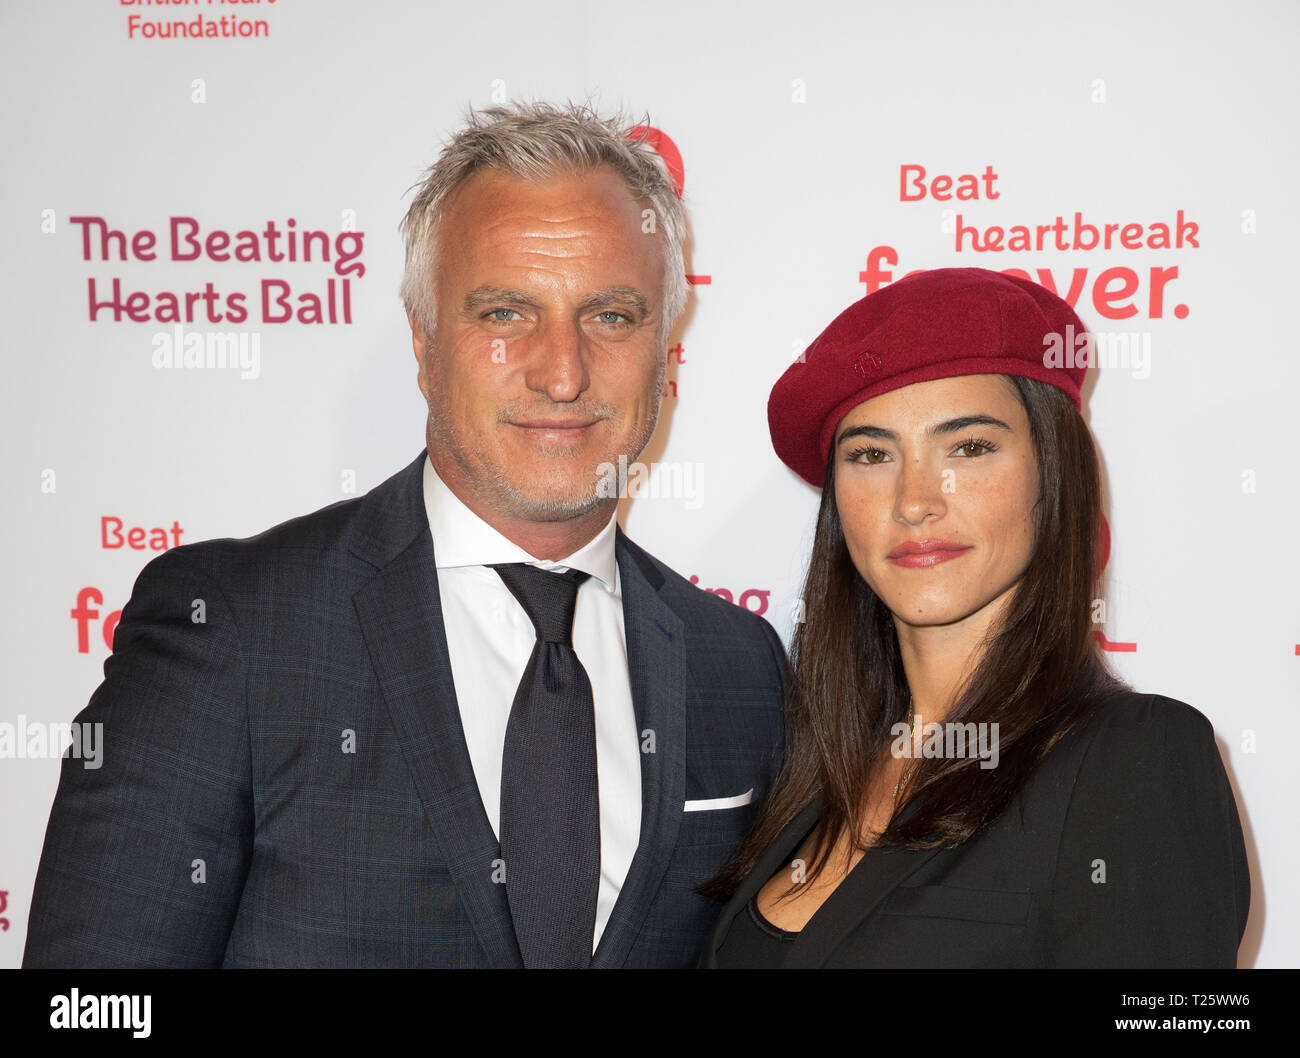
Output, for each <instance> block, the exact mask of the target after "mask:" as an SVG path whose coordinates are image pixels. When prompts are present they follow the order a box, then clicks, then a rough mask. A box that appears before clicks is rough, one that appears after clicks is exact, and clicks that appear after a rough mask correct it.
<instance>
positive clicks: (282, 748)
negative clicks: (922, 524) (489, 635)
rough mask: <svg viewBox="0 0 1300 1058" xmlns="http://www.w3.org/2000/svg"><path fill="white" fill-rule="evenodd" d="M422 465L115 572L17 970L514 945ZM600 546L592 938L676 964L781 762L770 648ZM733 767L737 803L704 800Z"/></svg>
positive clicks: (475, 952) (415, 953)
mask: <svg viewBox="0 0 1300 1058" xmlns="http://www.w3.org/2000/svg"><path fill="white" fill-rule="evenodd" d="M423 464H424V454H423V453H421V454H420V456H419V457H418V458H417V459H416V460H415V461H414V462H413V463H412V464H411V465H410V466H409V467H407V468H406V469H405V470H403V471H401V472H400V473H399V474H397V475H395V476H394V477H392V478H390V479H389V480H388V481H386V482H384V483H383V484H382V485H380V486H379V487H378V488H376V489H374V490H373V491H371V492H370V493H368V494H367V495H365V496H363V497H359V498H357V499H354V500H348V501H345V502H343V503H339V504H335V505H334V506H332V507H328V508H326V509H325V510H322V511H318V512H316V513H315V514H311V515H308V516H306V517H304V518H299V519H295V520H294V521H292V522H287V523H285V524H284V525H281V526H277V527H276V528H274V529H271V530H268V531H267V532H265V533H263V534H262V535H261V536H258V537H255V538H253V539H251V540H212V541H208V542H205V543H201V544H194V545H192V546H187V547H181V548H177V549H176V550H174V551H169V552H167V553H166V554H164V555H162V556H160V557H159V558H158V559H156V560H155V561H154V562H152V563H150V564H149V566H147V567H146V568H145V570H144V572H143V573H141V575H140V578H139V580H138V581H137V582H136V586H135V590H134V592H133V593H132V596H131V600H130V602H129V603H128V604H127V606H126V608H125V609H124V610H123V612H122V620H121V623H120V624H119V625H118V628H117V633H116V637H115V640H114V650H113V654H112V656H111V657H110V658H109V659H108V661H107V663H106V664H105V667H104V671H105V680H104V682H103V684H101V685H100V687H99V689H98V690H97V691H96V692H95V695H94V697H93V698H92V699H91V701H90V704H89V705H88V706H87V707H86V709H85V710H84V711H83V712H82V713H81V714H80V716H79V717H78V719H79V720H80V721H82V722H86V723H96V722H102V723H103V724H104V752H103V760H102V766H101V767H100V768H99V769H98V770H90V769H85V768H83V767H82V766H81V761H78V760H73V759H72V758H68V759H66V760H65V761H64V762H63V766H62V778H61V780H60V783H59V790H58V795H57V797H56V798H55V802H54V808H53V811H52V813H51V815H50V823H49V828H48V830H47V832H46V837H45V848H44V850H43V852H42V854H41V863H40V870H39V873H38V875H37V879H36V886H35V890H34V893H33V899H32V910H31V916H30V923H29V928H28V933H27V948H26V952H25V955H24V959H23V964H24V966H264V967H271V966H326V967H328V966H427V967H439V966H484V967H509V966H518V965H520V956H519V949H518V945H517V944H516V942H515V937H514V931H513V929H512V927H511V922H510V913H509V908H508V905H507V903H506V896H505V890H504V888H503V887H502V886H501V885H499V884H496V883H495V882H494V881H493V875H494V864H493V861H494V860H495V859H496V858H497V857H498V856H499V855H500V851H499V846H498V844H497V840H496V838H495V836H494V835H493V833H492V828H491V826H490V824H489V823H488V819H487V815H486V813H485V812H484V810H483V804H482V801H481V799H480V797H479V792H478V785H477V783H476V782H475V779H474V774H473V769H472V766H471V764H470V758H469V752H468V750H467V748H466V745H465V736H464V732H463V730H462V728H461V723H460V713H459V709H458V706H457V701H456V695H455V689H454V686H453V683H452V675H451V664H450V661H449V658H448V654H447V639H446V634H445V632H444V630H443V623H442V613H441V609H440V604H439V597H438V581H437V573H436V567H435V561H434V553H433V541H432V537H431V535H430V532H429V523H428V519H427V517H426V514H425V507H424V494H423V489H422V480H423V479H422V472H423ZM615 553H616V557H617V561H618V569H619V574H620V577H621V583H622V597H623V615H624V622H625V629H626V636H627V660H628V667H629V673H630V677H631V684H632V700H633V706H634V709H635V711H636V718H637V730H638V731H640V732H642V736H641V737H642V755H641V789H642V815H641V834H640V844H639V845H638V847H637V850H636V855H635V857H634V858H633V860H632V864H631V867H630V869H629V871H628V875H627V879H626V881H625V882H624V884H623V888H622V891H621V892H620V893H619V898H618V902H617V904H616V905H615V907H614V911H613V914H612V916H611V918H610V920H609V923H608V925H607V927H606V929H605V932H604V934H603V935H602V937H601V941H600V946H599V948H598V949H597V951H596V954H595V957H594V960H593V962H594V965H595V966H597V967H605V966H693V965H694V964H695V963H696V961H697V960H698V958H699V953H700V949H701V947H702V945H703V943H704V940H705V939H706V937H707V936H708V931H709V929H710V928H711V926H712V925H713V920H714V918H715V917H716V916H717V913H718V910H719V905H718V903H717V902H716V901H712V900H707V899H705V898H704V897H702V896H699V895H697V894H696V893H695V892H694V891H693V890H694V887H695V886H697V885H699V884H700V883H702V882H704V881H706V880H708V879H709V878H710V877H711V876H712V875H713V874H714V873H716V872H717V871H718V870H719V869H720V868H721V867H722V865H723V864H724V863H725V862H726V860H727V859H728V857H729V856H730V855H731V854H732V852H733V851H734V849H735V847H736V843H737V841H738V840H739V838H740V835H741V834H742V833H743V832H744V830H745V828H746V826H747V825H748V824H749V822H750V821H751V819H752V816H753V813H754V811H755V810H756V809H757V806H758V804H759V802H760V800H761V799H762V797H763V795H764V794H765V793H766V791H767V789H768V787H769V786H770V785H771V782H772V778H773V776H774V774H775V771H776V768H777V767H778V765H779V763H780V756H781V751H782V730H781V719H780V706H781V679H782V671H783V666H784V651H783V650H782V647H781V642H780V640H779V639H778V638H777V636H776V633H775V632H774V631H773V630H772V627H771V626H770V625H769V624H768V623H767V622H766V621H764V620H763V619H762V618H760V617H757V616H755V615H754V614H752V613H749V612H747V611H746V610H745V609H744V608H742V607H739V606H735V605H732V604H731V603H728V602H725V601H723V600H722V599H719V598H718V597H717V596H714V595H710V594H708V593H707V592H704V591H701V590H700V589H699V588H697V587H695V586H694V585H692V584H690V583H689V582H687V581H686V580H685V579H683V578H682V577H680V576H678V575H677V574H676V573H674V572H673V571H672V570H670V569H669V568H668V567H667V566H665V565H663V564H662V563H661V562H659V561H657V560H656V559H654V558H652V557H651V556H650V555H648V554H647V553H646V552H645V551H643V550H641V548H639V547H637V546H636V545H635V544H633V543H632V542H631V541H630V540H628V539H627V537H625V536H624V535H623V533H622V530H621V529H620V530H619V532H618V536H617V542H616V545H615ZM195 600H202V601H203V603H204V607H203V614H202V617H203V619H202V620H201V621H198V620H196V616H197V614H198V611H197V610H196V609H195ZM347 732H352V743H353V745H352V749H353V751H352V752H344V751H342V745H343V743H344V740H345V738H346V737H347V736H346V733H347ZM749 790H752V791H753V794H752V803H750V804H747V805H739V806H737V807H728V806H726V805H725V802H724V805H723V806H718V805H713V806H710V805H708V804H707V802H709V801H717V800H719V799H727V798H736V797H737V796H738V795H742V794H744V793H745V792H746V791H749ZM688 801H695V802H706V803H705V804H703V805H700V804H698V803H697V804H696V805H695V806H693V807H694V808H696V809H701V810H694V811H686V810H685V808H686V803H687V802H688ZM710 807H711V808H712V810H709V809H710Z"/></svg>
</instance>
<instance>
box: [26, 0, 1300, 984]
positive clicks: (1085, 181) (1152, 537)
mask: <svg viewBox="0 0 1300 1058" xmlns="http://www.w3.org/2000/svg"><path fill="white" fill-rule="evenodd" d="M1298 31H1300V14H1298V13H1297V8H1296V7H1295V6H1294V5H1293V4H1290V3H1282V2H1279V3H1257V2H1246V3H1236V4H1223V3H1176V4H1175V3H1139V4H1135V3H1120V2H1113V0H1103V2H1100V3H1093V4H1089V5H1077V4H1069V5H1067V4H1043V3H1031V2H1023V3H971V2H968V0H943V2H936V3H931V4H927V5H921V6H914V5H903V4H885V3H874V2H866V3H863V2H847V0H846V2H842V3H806V4H789V5H787V4H780V3H759V4H751V5H748V6H744V7H739V8H737V7H734V6H733V5H708V4H698V3H677V2H670V3H662V4H658V5H652V6H650V7H645V6H644V5H610V4H592V3H584V2H578V0H550V2H548V3H546V4H535V3H523V2H515V0H498V2H496V3H493V4H492V5H490V6H489V7H488V8H482V7H475V6H473V5H459V4H451V3H433V4H416V3H398V2H395V0H376V2H373V3H367V4H356V3H349V2H344V0H313V2H307V0H278V2H277V0H263V2H260V3H258V2H249V0H245V2H242V3H236V2H234V0H225V2H213V0H205V2H193V3H185V2H181V0H175V2H171V3H164V2H154V3H144V2H139V0H137V2H129V0H78V2H74V3H70V4H59V5H50V4H44V3H36V2H34V0H5V2H4V3H3V5H2V6H0V85H2V86H3V100H4V102H3V104H0V106H2V110H3V129H4V137H3V142H4V154H5V165H4V166H3V168H2V169H0V189H2V190H3V193H2V194H0V209H3V211H4V218H5V228H4V231H5V239H4V242H3V246H2V247H0V297H2V298H3V305H4V337H3V342H4V354H3V365H4V371H5V376H6V385H5V386H4V387H3V398H2V399H3V401H4V414H3V417H2V419H0V431H2V432H3V438H4V458H3V471H4V483H5V505H4V520H3V532H4V537H3V539H4V550H5V553H6V561H5V563H4V564H3V572H2V574H0V576H2V577H3V579H2V580H0V598H2V599H3V607H0V610H2V617H0V620H3V629H4V639H3V642H4V650H5V655H6V661H5V664H4V667H3V681H4V696H3V705H2V708H0V796H2V797H3V804H2V807H0V828H2V829H3V839H2V840H0V966H16V965H18V964H19V962H20V960H21V956H22V949H23V942H24V937H25V934H26V929H27V917H28V908H29V904H30V898H31V889H32V883H33V880H34V878H35V874H36V868H37V862H38V858H39V855H40V851H41V843H42V839H43V836H44V832H45V825H46V821H47V818H48V814H49V810H50V805H51V802H52V800H53V797H54V792H55V788H56V785H57V781H58V773H59V756H60V754H61V753H62V752H63V750H64V749H66V748H67V747H68V744H69V737H70V732H69V729H68V727H67V725H68V724H69V722H70V721H71V720H72V719H73V717H74V716H75V715H76V714H77V713H78V712H79V711H80V710H81V709H82V708H83V707H84V705H85V704H86V701H87V700H88V698H89V696H90V694H91V693H92V692H93V690H94V688H95V687H96V685H97V684H98V682H99V681H100V679H101V678H102V670H103V664H104V660H105V658H106V657H107V656H108V654H109V652H110V649H111V644H112V640H113V631H114V627H115V625H116V623H117V621H118V618H119V614H120V611H121V609H122V606H123V605H124V604H125V603H126V601H127V599H128V598H129V597H130V593H131V587H132V584H133V582H134V579H135V577H136V575H137V574H138V573H139V571H140V569H141V568H142V567H143V566H144V565H145V563H147V562H148V561H149V560H150V559H151V558H154V557H155V556H157V555H158V554H160V553H162V552H164V551H167V550H169V549H171V548H174V547H178V546H183V545H185V544H189V543H193V542H195V541H199V540H204V539H207V538H212V537H224V536H246V535H251V534H253V533H256V532H259V531H260V530H262V529H264V528H267V527H268V526H271V525H273V524H275V523H277V522H280V521H283V520H285V519H287V518H289V517H292V516H295V515H298V514H302V513H306V512H308V511H312V510H315V509H318V508H320V507H322V506H325V505H327V504H330V503H333V502H336V501H338V500H340V499H346V498H348V497H349V496H354V495H360V494H362V493H364V492H365V491H367V490H368V489H370V488H372V487H373V486H375V485H376V484H378V483H379V482H381V481H383V480H384V479H385V478H387V477H389V476H390V475H391V474H393V473H394V472H396V471H397V470H399V469H401V468H402V467H404V466H405V465H406V464H408V463H409V462H410V461H411V460H412V459H413V458H414V457H415V455H416V454H417V453H418V452H419V451H420V449H421V448H422V446H423V444H424V418H425V406H424V403H423V399H422V397H421V395H420V392H419V390H418V388H417V385H416V362H415V358H414V355H413V353H412V350H411V340H410V333H409V329H408V327H407V324H406V320H405V317H404V314H403V310H402V306H401V302H400V299H399V297H398V284H399V281H400V277H401V268H402V261H403V248H402V243H401V240H400V237H399V234H398V230H397V225H398V221H399V220H400V218H401V217H402V215H403V213H404V211H405V209H406V205H407V202H408V201H409V195H408V191H409V189H410V187H411V185H412V184H413V183H414V182H415V181H416V180H417V179H418V178H419V177H420V174H421V173H422V171H423V169H424V168H425V167H426V166H427V165H428V164H429V163H430V162H431V161H432V160H433V159H434V157H435V156H436V154H437V151H438V149H439V146H440V144H441V143H442V142H443V140H444V138H445V137H446V136H447V135H448V134H449V133H450V132H452V131H453V130H455V129H456V128H457V127H458V126H459V124H460V123H461V120H462V117H463V114H464V113H465V110H466V108H467V107H469V106H488V105H492V104H494V103H502V102H506V101H511V100H526V99H544V100H551V101H564V100H582V101H590V102H591V103H592V104H593V105H594V106H595V107H597V108H598V109H601V110H603V111H609V112H613V111H615V110H622V111H623V112H624V113H625V114H626V115H627V116H628V120H629V124H648V125H650V126H651V128H652V129H653V130H654V132H653V135H654V137H655V142H656V143H657V144H658V146H659V149H660V151H661V153H662V154H663V155H664V157H665V159H666V160H667V161H668V162H669V164H670V167H671V169H672V170H673V172H674V174H675V176H676V177H677V179H678V180H679V182H680V185H681V190H682V193H683V198H684V201H685V202H686V204H687V207H688V210H689V213H690V217H691V224H692V237H691V240H690V243H689V246H688V259H687V271H688V274H689V276H690V280H691V286H690V289H691V297H690V303H689V306H688V309H687V312H686V314H685V316H684V317H683V319H682V321H681V322H680V323H679V325H678V327H677V329H676V331H675V332H674V334H673V336H672V340H671V348H670V350H669V354H668V355H669V367H668V374H667V383H666V391H665V393H664V401H663V411H662V415H661V419H660V425H659V430H658V432H657V434H656V435H655V438H654V439H653V441H652V442H651V444H650V447H649V449H648V450H647V451H646V452H645V453H644V454H643V455H642V457H641V461H642V463H643V464H645V466H646V467H647V472H646V474H645V475H644V476H643V477H641V478H640V479H639V480H638V481H636V482H634V483H633V486H634V487H633V490H632V491H633V493H634V495H632V496H630V497H628V498H627V499H625V500H624V501H623V502H622V504H621V506H620V520H621V521H622V523H623V525H624V527H625V529H626V530H627V531H628V533H629V535H630V536H631V537H632V538H633V539H635V540H637V541H638V542H640V543H641V544H642V545H643V546H645V547H646V548H647V549H648V550H650V551H651V552H652V553H654V554H656V555H657V556H659V557H660V558H662V559H663V560H664V561H665V562H667V563H668V564H669V565H671V566H673V567H674V568H675V569H677V570H678V571H679V572H680V573H682V574H683V575H684V576H686V577H688V578H689V579H690V580H692V581H693V582H695V583H697V584H698V585H699V586H700V587H701V588H702V589H704V590H707V591H712V592H714V593H716V594H718V595H720V596H722V597H723V598H725V599H727V600H729V601H730V602H732V603H733V604H734V605H737V606H744V607H746V608H748V609H750V610H752V611H753V612H755V613H758V614H761V615H762V616H763V617H764V618H765V619H767V620H769V621H770V622H771V623H772V624H773V626H774V627H775V628H776V629H777V631H778V632H779V633H780V635H781V636H782V638H783V639H784V640H785V641H786V642H787V643H788V642H789V640H790V635H791V632H792V629H793V627H794V621H795V618H796V613H797V605H798V597H799V594H800V590H801V578H802V575H803V571H804V565H805V562H806V560H807V557H808V553H809V548H810V544H811V539H812V528H813V519H814V515H815V512H816V509H817V503H818V493H817V491H816V490H814V489H812V488H810V487H809V486H808V485H806V484H805V483H803V482H802V481H801V480H800V479H799V478H797V477H796V476H795V475H794V474H793V473H792V472H790V471H789V470H787V469H786V468H785V466H784V465H782V464H781V463H780V462H779V461H778V460H777V458H776V456H775V455H774V454H773V452H772V447H771V442H770V439H769V437H768V432H767V422H766V401H767V395H768V392H769V390H770V388H771V386H772V384H773V382H774V381H775V380H776V379H777V377H778V376H779V375H780V374H781V372H782V371H783V370H784V369H785V367H786V366H787V365H788V364H789V363H790V362H791V361H792V360H793V359H795V357H797V356H798V354H799V353H800V351H802V350H803V349H804V348H805V347H806V346H807V344H808V343H809V341H810V340H811V339H812V338H813V337H815V336H816V335H817V334H818V333H819V332H820V331H821V329H822V328H823V327H824V326H825V325H826V324H827V323H828V322H829V321H830V319H831V318H832V317H833V316H835V315H836V314H837V313H839V312H840V311H841V310H842V309H843V308H845V307H846V306H847V305H849V304H850V303H851V302H853V301H855V300H857V299H858V298H860V297H862V296H863V295H864V294H866V293H869V292H871V291H873V290H876V289H879V288H880V287H881V286H883V285H885V284H888V283H890V282H893V281H896V280H898V279H900V278H901V277H903V276H904V275H906V274H907V273H908V272H910V271H913V270H917V269H924V268H933V267H946V266H980V267H985V268H993V269H998V270H1004V271H1014V272H1016V273H1017V274H1020V275H1024V276H1028V277H1029V278H1031V279H1033V280H1035V281H1037V282H1039V283H1041V284H1043V285H1044V286H1045V287H1048V288H1049V289H1052V290H1054V291H1056V292H1057V293H1059V294H1060V295H1061V296H1063V297H1065V298H1066V299H1067V300H1069V301H1070V302H1071V303H1072V304H1073V305H1074V306H1075V307H1076V309H1077V310H1078V312H1079V314H1080V316H1081V317H1082V319H1083V320H1084V322H1085V324H1086V325H1087V327H1088V328H1089V329H1090V330H1091V331H1092V333H1093V335H1094V338H1095V343H1094V364H1093V366H1094V370H1092V371H1091V372H1090V373H1089V379H1088V382H1087V384H1086V386H1085V391H1084V392H1085V399H1084V411H1085V415H1086V416H1087V418H1088V420H1089V422H1090V424H1091V426H1092V428H1093V430H1094V432H1095V434H1096V437H1097V440H1098V443H1099V447H1100V451H1101V455H1102V459H1103V464H1104V472H1105V485H1106V491H1107V497H1106V511H1107V521H1108V526H1109V535H1110V547H1109V559H1108V564H1107V567H1106V577H1105V585H1104V593H1103V596H1102V597H1101V598H1099V599H1098V601H1097V603H1096V605H1095V607H1094V615H1093V616H1094V620H1095V625H1096V635H1097V636H1098V638H1099V640H1100V642H1101V643H1102V644H1103V646H1104V647H1105V649H1106V651H1107V656H1108V658H1109V660H1110V661H1111V663H1112V664H1113V666H1114V668H1115V669H1116V670H1117V672H1118V673H1119V674H1120V675H1121V676H1123V677H1124V678H1125V679H1126V680H1128V681H1129V682H1130V683H1132V684H1133V685H1134V686H1135V687H1136V688H1137V689H1139V690H1144V691H1154V692H1159V693H1161V694H1165V695H1168V696H1170V697H1174V698H1178V699H1181V700H1183V701H1186V702H1188V703H1190V704H1192V705H1194V706H1195V707H1196V708H1198V709H1200V710H1201V711H1202V712H1203V713H1205V715H1206V716H1207V717H1209V718H1210V720H1211V721H1212V722H1213V724H1214V727H1215V730H1216V733H1217V736H1218V742H1219V747H1220V750H1221V752H1222V755H1223V758H1224V762H1225V765H1226V767H1227V769H1228V773H1229V776H1230V778H1231V781H1232V784H1233V787H1234V790H1235V791H1236V795H1237V799H1238V803H1239V805H1240V807H1241V814H1242V821H1243V825H1244V828H1245V833H1246V840H1247V846H1248V849H1249V857H1250V867H1251V872H1252V878H1253V894H1252V905H1251V919H1250V925H1249V927H1248V932H1247V935H1246V940H1245V942H1244V943H1243V945H1242V949H1241V957H1240V959H1241V965H1244V966H1260V967H1275V966H1286V965H1291V966H1294V965H1296V964H1297V962H1300V907H1297V905H1296V903H1295V901H1292V900H1289V899H1287V896H1288V895H1289V894H1290V893H1291V892H1292V891H1293V890H1294V889H1295V886H1296V879H1297V877H1298V876H1300V851H1298V850H1297V845H1296V840H1295V835H1296V829H1297V827H1296V821H1295V815H1296V812H1297V807H1296V806H1297V801H1298V800H1300V798H1298V797H1297V793H1298V792H1300V791H1298V790H1297V783H1296V779H1295V775H1296V771H1297V769H1296V766H1295V763H1294V761H1293V759H1292V758H1291V756H1290V753H1291V751H1292V750H1293V749H1294V748H1295V747H1296V746H1297V744H1300V718H1298V705H1300V601H1298V600H1300V548H1297V546H1296V527H1297V525H1300V491H1298V490H1297V485H1298V484H1300V463H1298V462H1297V443H1296V438H1295V436H1294V434H1295V424H1296V422H1297V418H1298V417H1297V414H1296V407H1297V402H1298V400H1300V398H1297V393H1300V359H1298V352H1300V349H1298V343H1297V341H1296V338H1295V327H1294V325H1293V323H1292V321H1291V318H1290V312H1291V307H1292V306H1293V305H1294V304H1295V294H1296V288H1297V280H1300V269H1297V266H1296V248H1297V245H1298V244H1300V243H1298V240H1300V222H1297V210H1296V207H1295V202H1294V188H1293V186H1292V182H1293V181H1292V178H1293V175H1294V173H1295V172H1297V171H1300V149H1298V148H1297V139H1296V136H1295V134H1294V124H1295V118H1294V108H1295V103H1296V101H1297V97H1298V95H1300V70H1298V68H1297V66H1296V64H1295V62H1294V49H1295V46H1296V44H1297V42H1298V38H1300V32H1298ZM1068 344H1069V343H1067V346H1068ZM1074 353H1075V350H1074V349H1073V348H1069V347H1067V348H1065V349H1063V350H1062V351H1061V355H1062V356H1073V355H1074ZM92 742H93V740H92ZM102 748H103V747H102V746H95V745H93V744H88V745H86V746H83V747H82V752H83V753H84V754H85V755H86V756H87V758H88V759H87V764H88V766H89V765H90V764H93V758H94V754H95V753H97V752H100V751H102ZM109 913H111V909H109Z"/></svg>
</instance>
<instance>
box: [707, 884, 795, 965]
mask: <svg viewBox="0 0 1300 1058" xmlns="http://www.w3.org/2000/svg"><path fill="white" fill-rule="evenodd" d="M798 936H799V934H798V933H791V932H789V931H787V930H784V929H780V928H779V927H777V926H774V925H772V923H770V922H769V921H768V920H767V919H765V918H764V917H763V912H761V911H760V910H759V909H758V897H757V896H753V897H750V900H749V903H748V904H746V905H745V911H744V913H743V914H740V915H737V916H736V919H735V923H734V924H733V926H732V929H731V932H730V933H729V934H727V939H726V940H725V941H724V942H723V945H722V948H721V950H719V952H718V966H719V967H721V968H723V969H731V968H735V969H761V970H772V969H776V968H777V967H779V966H780V965H781V963H782V962H784V961H785V957H786V955H787V954H789V951H790V945H792V944H793V943H794V942H795V939H796V938H797V937H798Z"/></svg>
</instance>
